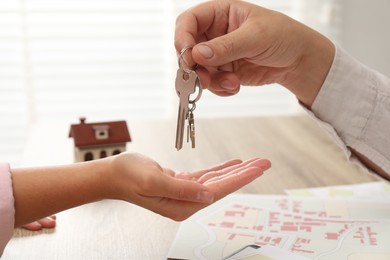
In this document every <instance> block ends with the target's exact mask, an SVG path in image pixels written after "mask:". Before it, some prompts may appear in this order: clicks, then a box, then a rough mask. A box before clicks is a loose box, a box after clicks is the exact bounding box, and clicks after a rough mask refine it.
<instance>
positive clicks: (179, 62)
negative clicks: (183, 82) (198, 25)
mask: <svg viewBox="0 0 390 260" xmlns="http://www.w3.org/2000/svg"><path fill="white" fill-rule="evenodd" d="M189 49H192V46H185V47H184V48H183V49H181V51H180V53H179V59H178V64H179V69H180V70H181V71H182V72H184V73H187V74H190V73H191V72H192V71H195V70H196V69H197V68H198V64H195V65H194V66H193V67H192V68H189V69H186V68H184V67H183V66H182V64H181V60H182V59H183V55H184V54H185V53H186V51H187V50H189Z"/></svg>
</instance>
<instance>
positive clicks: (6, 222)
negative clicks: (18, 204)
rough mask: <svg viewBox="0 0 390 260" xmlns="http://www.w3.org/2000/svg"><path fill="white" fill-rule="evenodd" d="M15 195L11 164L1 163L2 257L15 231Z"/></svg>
mask: <svg viewBox="0 0 390 260" xmlns="http://www.w3.org/2000/svg"><path fill="white" fill-rule="evenodd" d="M14 217H15V208H14V197H13V192H12V179H11V172H10V169H9V165H8V164H7V163H0V257H1V255H2V254H3V250H4V248H5V246H6V245H7V243H8V241H9V240H10V239H11V237H12V235H13V233H14V221H15V218H14Z"/></svg>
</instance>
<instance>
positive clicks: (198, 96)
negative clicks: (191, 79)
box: [188, 71, 203, 111]
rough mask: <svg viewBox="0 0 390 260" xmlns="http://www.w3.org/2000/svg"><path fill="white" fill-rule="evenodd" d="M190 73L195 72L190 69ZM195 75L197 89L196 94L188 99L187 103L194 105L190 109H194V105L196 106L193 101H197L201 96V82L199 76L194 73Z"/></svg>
mask: <svg viewBox="0 0 390 260" xmlns="http://www.w3.org/2000/svg"><path fill="white" fill-rule="evenodd" d="M190 73H195V74H196V72H195V71H191V72H190ZM196 77H197V79H196V83H198V84H196V87H197V88H198V89H199V90H198V95H197V96H196V98H194V99H193V100H188V103H189V104H193V106H194V107H193V110H192V111H194V110H195V107H196V105H195V103H196V102H198V100H199V99H200V97H201V96H202V91H203V87H202V82H201V81H200V78H199V77H198V75H196Z"/></svg>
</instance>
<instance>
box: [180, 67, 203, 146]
mask: <svg viewBox="0 0 390 260" xmlns="http://www.w3.org/2000/svg"><path fill="white" fill-rule="evenodd" d="M198 80H199V79H198V76H197V75H196V73H195V72H194V71H191V72H190V73H187V72H184V71H182V70H181V69H178V70H177V74H176V82H175V88H176V93H177V95H178V96H179V111H178V114H177V128H176V145H175V147H176V149H177V150H180V149H181V148H182V147H183V137H184V125H185V121H186V120H187V117H188V106H189V101H190V95H191V94H193V93H195V91H196V87H197V86H196V84H197V82H198Z"/></svg>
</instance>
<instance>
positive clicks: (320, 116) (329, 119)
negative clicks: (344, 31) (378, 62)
mask: <svg viewBox="0 0 390 260" xmlns="http://www.w3.org/2000/svg"><path fill="white" fill-rule="evenodd" d="M311 109H312V113H313V114H314V115H315V117H317V119H316V120H317V121H319V124H320V125H321V126H322V127H323V128H324V129H325V130H326V131H327V132H329V133H330V135H331V136H332V137H333V138H334V139H335V140H336V143H337V144H339V145H340V146H341V147H342V148H343V150H344V151H345V153H346V155H347V156H348V157H349V158H350V159H352V160H353V159H354V158H353V156H351V152H350V151H349V150H348V149H347V146H348V147H351V148H353V149H355V150H356V151H358V152H360V153H361V154H363V155H365V156H366V157H367V158H368V159H370V160H371V161H372V162H374V163H375V164H376V165H378V166H379V167H381V168H382V169H383V170H384V171H385V172H387V173H390V79H389V78H387V77H386V76H384V75H382V74H380V73H378V72H376V71H374V70H372V69H370V68H368V67H366V66H364V65H363V64H361V63H360V62H358V61H357V60H355V59H354V58H352V57H351V56H350V55H348V54H347V53H346V52H345V51H344V50H342V49H340V48H338V47H336V55H335V58H334V61H333V64H332V67H331V69H330V71H329V73H328V75H327V78H326V80H325V82H324V84H323V86H322V88H321V90H320V92H319V93H318V95H317V97H316V99H315V101H314V103H313V105H312V107H311Z"/></svg>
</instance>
